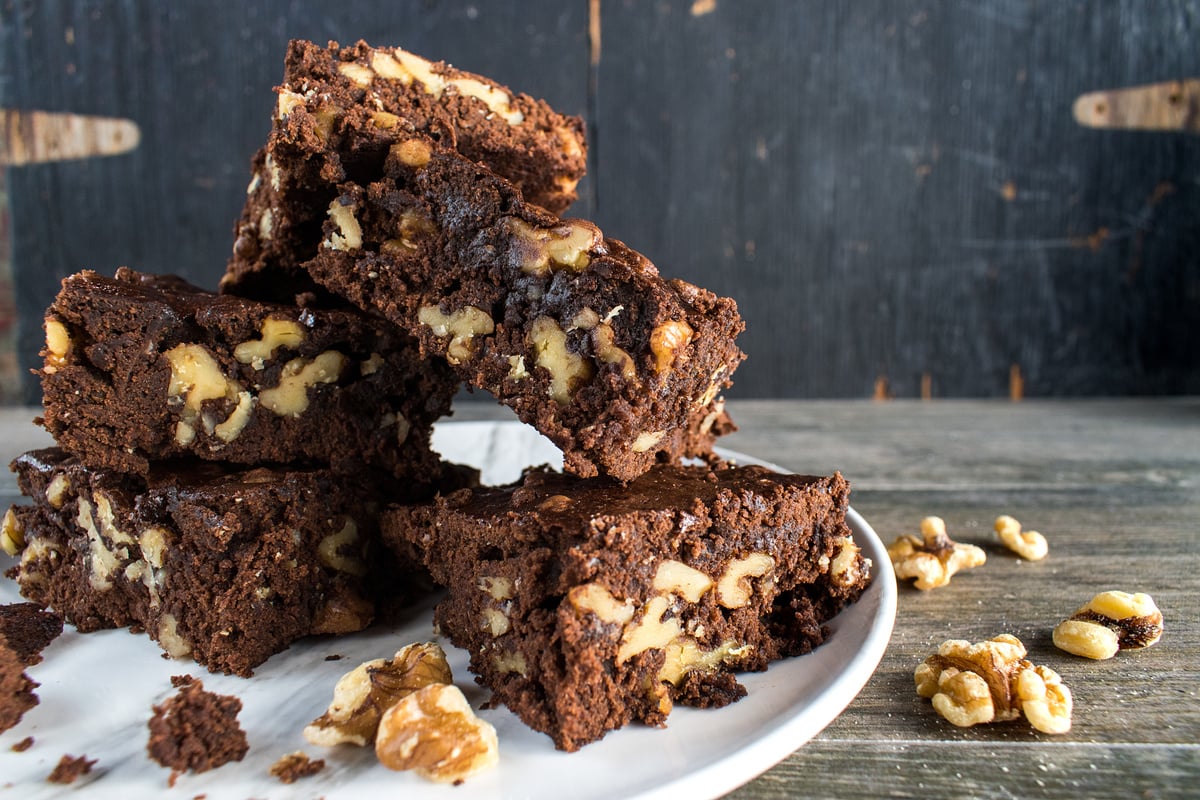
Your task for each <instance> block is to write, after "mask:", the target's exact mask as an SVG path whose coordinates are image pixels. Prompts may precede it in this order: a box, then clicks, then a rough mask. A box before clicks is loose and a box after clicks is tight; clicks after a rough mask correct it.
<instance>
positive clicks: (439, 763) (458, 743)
mask: <svg viewBox="0 0 1200 800" xmlns="http://www.w3.org/2000/svg"><path fill="white" fill-rule="evenodd" d="M375 755H376V756H378V758H379V762H380V763H381V764H383V765H384V766H385V767H387V768H388V769H394V770H413V771H414V772H416V773H417V774H418V775H420V776H422V777H424V778H428V779H429V780H432V781H436V782H438V783H458V782H459V781H462V780H464V779H466V778H469V777H470V776H472V775H474V774H476V773H478V772H480V771H481V770H484V769H487V768H488V767H492V766H494V765H495V764H496V762H497V761H498V760H499V744H498V742H497V739H496V729H495V728H493V727H492V725H491V724H490V723H488V722H486V721H485V720H482V719H479V718H478V717H477V716H475V712H474V711H473V710H472V709H471V706H470V704H469V703H468V702H467V698H466V697H464V696H463V693H462V692H461V691H460V690H459V689H458V687H457V686H449V685H445V684H437V683H435V684H431V685H429V686H425V687H423V688H421V689H419V690H417V691H415V692H412V693H411V694H409V695H407V696H405V697H404V698H402V699H401V700H400V701H399V702H397V703H396V704H395V705H393V706H392V707H391V708H389V709H388V710H387V712H386V713H385V714H384V715H383V718H382V719H381V720H380V722H379V734H378V736H377V737H376V738H375Z"/></svg>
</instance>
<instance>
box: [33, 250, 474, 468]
mask: <svg viewBox="0 0 1200 800" xmlns="http://www.w3.org/2000/svg"><path fill="white" fill-rule="evenodd" d="M46 335H47V344H46V349H45V350H44V351H43V357H44V359H45V362H44V365H43V367H42V370H41V379H42V389H43V394H44V408H45V411H44V415H43V417H42V420H41V421H42V424H43V425H44V426H45V428H46V429H47V430H48V431H49V432H50V433H51V434H52V435H53V436H54V438H55V440H56V442H57V443H58V444H59V445H60V446H61V447H63V448H64V449H66V450H68V451H69V452H71V453H73V454H74V455H76V456H78V457H79V458H80V459H81V460H82V461H84V462H85V463H87V464H89V465H91V466H94V467H97V468H107V469H115V470H119V471H124V472H133V473H138V474H141V475H145V474H146V473H147V472H148V471H149V469H150V467H151V464H152V463H153V462H162V461H167V460H171V459H179V458H182V457H189V456H190V457H196V458H201V459H206V460H214V461H222V462H226V463H235V464H272V463H296V462H308V463H317V464H323V465H331V466H332V467H333V468H334V469H336V470H338V471H353V470H356V469H358V468H360V467H361V465H362V464H364V463H365V464H369V465H372V466H375V467H378V468H380V469H384V470H388V471H390V472H392V473H393V474H395V475H397V476H401V477H405V476H407V477H412V478H415V479H421V477H422V476H426V475H429V474H431V473H432V472H435V471H436V468H437V462H438V459H437V456H436V455H435V454H434V453H433V452H432V451H431V450H430V448H429V435H430V430H431V426H432V424H433V422H434V420H436V419H437V418H438V417H440V416H442V415H444V414H446V413H448V411H449V409H450V402H451V398H452V397H453V394H454V392H455V391H456V389H457V386H458V379H457V378H456V377H455V376H454V375H453V373H452V372H451V371H450V370H449V369H448V368H447V367H446V366H445V365H443V364H438V363H436V362H429V361H426V360H423V359H422V358H421V357H420V355H419V352H418V346H417V342H416V340H415V339H413V338H412V337H410V336H408V335H406V334H404V333H403V332H401V331H399V330H397V329H396V328H395V326H393V325H390V324H388V323H387V322H385V321H383V320H379V319H375V318H371V317H369V316H367V315H364V314H361V313H358V312H356V311H353V310H349V309H346V310H313V309H307V308H299V307H295V306H283V305H274V304H266V303H258V302H255V301H250V300H244V299H241V298H237V297H228V296H221V295H216V294H213V293H211V292H205V291H203V290H201V289H197V288H196V287H194V286H191V285H189V284H187V283H186V282H184V281H182V280H181V279H178V278H174V277H170V276H151V275H144V274H140V273H137V272H134V271H132V270H128V269H124V268H122V269H120V270H118V271H117V274H116V277H114V278H108V277H105V276H102V275H100V274H98V273H95V272H90V271H85V272H80V273H78V274H76V275H72V276H70V277H68V278H67V279H65V280H64V281H63V287H62V290H61V292H60V293H59V295H58V297H57V299H56V300H55V302H54V304H53V305H52V306H51V307H50V309H49V311H48V312H47V315H46Z"/></svg>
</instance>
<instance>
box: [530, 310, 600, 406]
mask: <svg viewBox="0 0 1200 800" xmlns="http://www.w3.org/2000/svg"><path fill="white" fill-rule="evenodd" d="M529 344H530V347H532V348H533V351H534V354H535V359H534V363H535V364H536V365H537V366H539V367H542V368H543V369H545V370H546V371H547V372H549V373H550V388H549V394H550V397H551V398H553V399H554V401H555V402H556V403H558V404H559V405H564V406H565V405H567V404H568V403H570V402H571V398H572V397H573V396H574V394H575V392H576V390H577V389H578V388H579V387H580V386H581V385H583V384H584V383H586V382H587V381H589V380H591V378H592V375H593V374H594V371H593V368H592V364H591V362H590V361H588V360H587V359H585V358H584V357H583V356H581V355H580V354H579V353H576V352H573V351H572V350H570V349H569V348H568V347H567V334H566V333H565V332H564V331H563V329H562V327H561V326H559V324H558V323H557V322H556V321H555V320H553V319H551V318H550V317H538V318H537V319H535V320H534V321H533V325H531V326H530V328H529Z"/></svg>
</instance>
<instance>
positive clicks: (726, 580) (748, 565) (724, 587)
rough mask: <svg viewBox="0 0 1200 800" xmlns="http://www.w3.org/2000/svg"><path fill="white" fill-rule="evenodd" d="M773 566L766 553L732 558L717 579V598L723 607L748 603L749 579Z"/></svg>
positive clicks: (772, 560)
mask: <svg viewBox="0 0 1200 800" xmlns="http://www.w3.org/2000/svg"><path fill="white" fill-rule="evenodd" d="M774 566H775V559H774V558H772V557H771V556H769V555H767V554H766V553H751V554H750V555H748V556H746V557H745V558H738V559H734V560H733V561H731V562H729V566H728V567H726V568H725V573H724V574H723V575H721V578H720V580H718V581H717V600H718V602H720V604H721V605H723V606H724V607H725V608H742V607H743V606H745V605H748V604H749V603H750V592H751V587H750V579H751V578H761V577H762V576H764V575H766V574H767V573H768V572H770V571H771V569H772V568H773V567H774Z"/></svg>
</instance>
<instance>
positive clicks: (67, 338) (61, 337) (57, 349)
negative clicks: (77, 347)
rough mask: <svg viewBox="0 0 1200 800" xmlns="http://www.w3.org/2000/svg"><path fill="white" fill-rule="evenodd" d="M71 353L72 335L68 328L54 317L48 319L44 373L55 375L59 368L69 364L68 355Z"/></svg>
mask: <svg viewBox="0 0 1200 800" xmlns="http://www.w3.org/2000/svg"><path fill="white" fill-rule="evenodd" d="M70 352H71V333H70V332H69V331H68V330H67V326H66V325H64V324H63V323H62V322H61V321H60V320H58V319H56V318H54V317H46V349H45V351H44V352H43V353H42V355H43V356H45V366H44V367H43V371H45V372H46V373H47V374H50V375H53V374H54V373H55V372H57V371H58V368H59V367H64V366H66V364H67V355H68V354H70Z"/></svg>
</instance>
